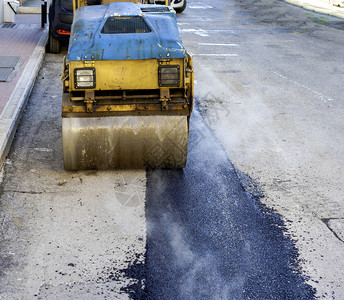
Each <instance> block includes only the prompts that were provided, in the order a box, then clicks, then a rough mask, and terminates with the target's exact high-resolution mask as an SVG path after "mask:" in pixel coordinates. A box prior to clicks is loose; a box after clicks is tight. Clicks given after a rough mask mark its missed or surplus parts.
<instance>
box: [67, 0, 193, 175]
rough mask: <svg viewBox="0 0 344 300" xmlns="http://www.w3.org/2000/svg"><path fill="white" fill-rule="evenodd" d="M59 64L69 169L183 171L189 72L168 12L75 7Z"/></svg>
mask: <svg viewBox="0 0 344 300" xmlns="http://www.w3.org/2000/svg"><path fill="white" fill-rule="evenodd" d="M63 65H64V69H63V74H62V76H61V79H62V81H63V99H62V139H63V157H64V167H65V169H66V170H85V169H114V168H183V167H184V166H185V165H186V158H187V143H188V136H189V119H190V115H191V111H192V107H193V65H192V58H191V56H190V55H189V54H188V53H187V51H186V49H185V47H184V45H183V43H182V40H181V38H180V35H179V31H178V27H177V21H176V13H175V11H174V10H173V8H172V7H169V6H163V5H144V4H134V3H131V2H123V3H122V2H118V3H110V4H108V5H95V6H84V7H80V8H78V9H77V10H76V12H75V15H74V22H73V25H72V30H71V37H70V42H69V48H68V55H67V57H66V58H65V59H64V64H63Z"/></svg>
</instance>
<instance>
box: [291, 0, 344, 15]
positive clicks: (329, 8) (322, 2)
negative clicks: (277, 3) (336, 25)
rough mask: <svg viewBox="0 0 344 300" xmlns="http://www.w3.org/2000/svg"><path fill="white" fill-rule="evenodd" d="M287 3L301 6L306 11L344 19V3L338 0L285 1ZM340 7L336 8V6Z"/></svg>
mask: <svg viewBox="0 0 344 300" xmlns="http://www.w3.org/2000/svg"><path fill="white" fill-rule="evenodd" d="M285 1H286V2H288V3H291V4H294V5H298V6H301V7H303V8H305V9H307V10H312V11H315V12H319V13H322V14H326V15H331V16H335V17H338V18H344V1H339V0H285ZM341 3H343V4H342V7H338V6H337V5H338V4H341Z"/></svg>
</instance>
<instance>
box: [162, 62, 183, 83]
mask: <svg viewBox="0 0 344 300" xmlns="http://www.w3.org/2000/svg"><path fill="white" fill-rule="evenodd" d="M179 70H180V68H179V66H171V65H169V66H159V86H176V87H178V86H179V85H180V71H179Z"/></svg>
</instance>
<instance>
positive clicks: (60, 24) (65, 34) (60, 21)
mask: <svg viewBox="0 0 344 300" xmlns="http://www.w3.org/2000/svg"><path fill="white" fill-rule="evenodd" d="M109 2H120V1H119V0H115V1H111V0H110V1H109ZM133 2H136V1H133ZM137 2H139V3H141V2H142V3H146V4H162V5H164V4H165V3H166V0H142V1H140V0H139V1H137ZM86 3H87V5H98V4H101V0H87V1H86ZM170 3H171V4H170V5H171V6H172V7H173V8H174V10H175V11H176V12H177V13H181V12H182V11H184V9H185V7H186V0H170ZM72 23H73V0H52V1H51V3H50V7H49V43H48V49H47V50H48V51H49V52H51V53H60V51H61V43H67V42H68V41H69V37H70V30H71V27H72Z"/></svg>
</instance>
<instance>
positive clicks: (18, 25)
mask: <svg viewBox="0 0 344 300" xmlns="http://www.w3.org/2000/svg"><path fill="white" fill-rule="evenodd" d="M47 39H48V28H47V27H46V28H45V29H41V15H40V14H18V15H16V18H15V23H2V24H0V41H1V43H0V77H1V80H3V81H1V82H0V168H1V166H2V164H3V162H4V160H5V159H6V156H7V154H8V151H9V149H10V146H11V143H12V140H13V137H14V134H15V132H16V129H17V126H18V123H19V121H20V117H21V114H22V112H23V110H24V108H25V106H26V103H27V100H28V98H29V96H30V92H31V89H32V87H33V85H34V83H35V79H36V76H37V74H38V72H39V69H40V67H41V64H42V62H43V58H44V54H45V45H46V42H47ZM11 71H12V72H11ZM9 72H11V73H10V74H9Z"/></svg>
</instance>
